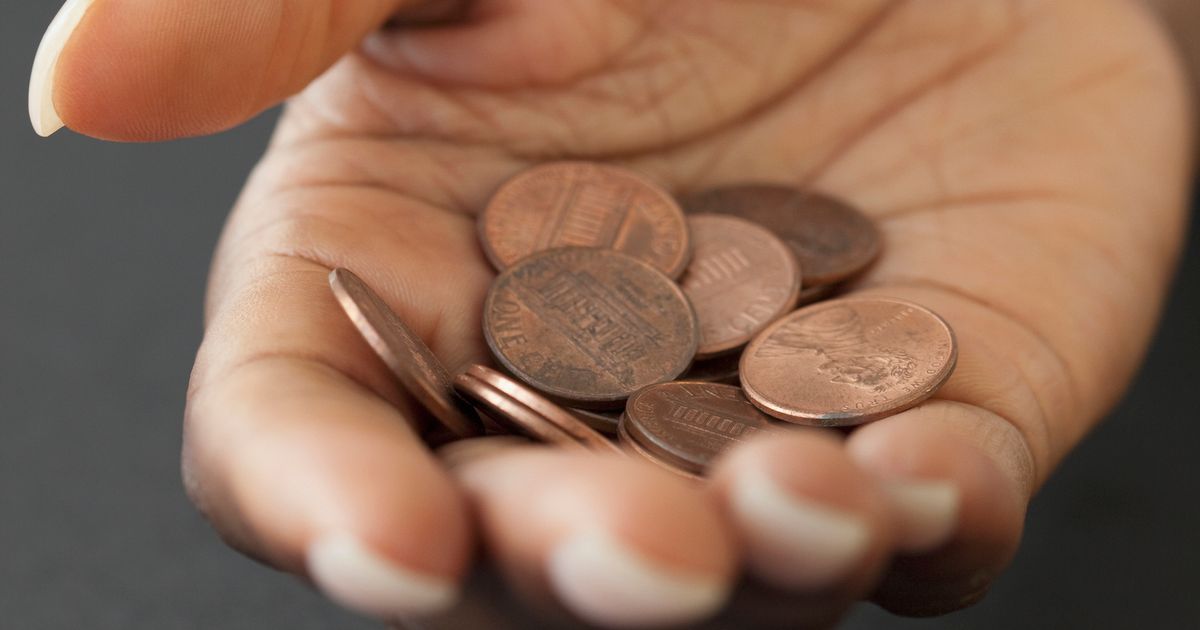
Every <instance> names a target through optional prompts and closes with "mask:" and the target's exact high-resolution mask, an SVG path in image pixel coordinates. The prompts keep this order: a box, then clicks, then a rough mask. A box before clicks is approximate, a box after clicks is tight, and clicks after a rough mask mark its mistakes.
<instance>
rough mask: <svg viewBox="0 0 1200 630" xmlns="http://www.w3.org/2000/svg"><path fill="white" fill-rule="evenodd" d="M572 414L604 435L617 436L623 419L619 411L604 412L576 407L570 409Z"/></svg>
mask: <svg viewBox="0 0 1200 630" xmlns="http://www.w3.org/2000/svg"><path fill="white" fill-rule="evenodd" d="M570 412H571V413H573V414H575V416H576V417H578V418H579V419H580V420H582V421H583V423H584V424H586V425H588V426H589V427H591V428H593V429H595V430H597V431H599V432H601V433H603V434H604V435H609V436H615V435H616V434H617V423H618V422H619V421H620V419H621V412H620V411H618V410H609V411H603V410H596V409H579V408H578V407H575V408H572V409H570Z"/></svg>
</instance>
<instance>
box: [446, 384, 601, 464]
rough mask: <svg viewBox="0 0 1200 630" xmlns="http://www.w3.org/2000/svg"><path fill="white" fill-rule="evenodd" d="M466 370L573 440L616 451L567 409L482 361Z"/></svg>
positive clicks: (591, 447) (593, 448) (598, 448)
mask: <svg viewBox="0 0 1200 630" xmlns="http://www.w3.org/2000/svg"><path fill="white" fill-rule="evenodd" d="M466 374H467V375H468V376H472V377H474V378H476V379H479V380H480V381H482V382H484V383H486V384H488V385H491V386H492V387H494V388H496V389H498V390H500V391H501V392H503V393H505V394H507V395H508V396H511V397H512V398H513V399H515V400H516V401H517V402H519V403H521V404H522V405H525V406H526V407H528V408H530V409H531V410H533V411H534V412H535V413H537V414H538V415H540V416H541V417H542V418H544V419H546V420H548V421H549V422H550V423H551V424H553V425H554V426H555V427H557V428H558V429H559V430H561V431H562V432H563V433H566V434H567V435H569V436H571V437H572V438H574V439H575V441H577V442H579V443H580V444H583V445H584V446H586V447H588V448H589V449H592V450H594V451H607V452H616V453H619V452H620V449H618V448H617V447H616V446H614V445H613V443H612V442H610V441H609V440H608V438H606V437H604V436H603V435H601V434H600V433H597V432H596V431H595V430H593V429H592V428H591V427H589V426H588V425H587V424H586V423H585V422H583V421H582V420H580V419H579V417H577V416H575V415H574V414H572V413H571V412H569V411H567V410H566V409H563V408H562V407H559V406H558V405H556V404H554V403H552V402H550V401H549V400H546V398H545V397H543V396H542V395H540V394H538V393H537V392H535V391H533V390H532V389H530V388H528V387H526V386H524V385H522V384H521V383H518V382H517V381H515V380H513V379H511V378H509V377H507V376H505V375H504V374H501V373H500V372H497V371H496V370H493V369H491V368H488V367H484V366H482V365H472V366H470V367H468V368H467V370H466Z"/></svg>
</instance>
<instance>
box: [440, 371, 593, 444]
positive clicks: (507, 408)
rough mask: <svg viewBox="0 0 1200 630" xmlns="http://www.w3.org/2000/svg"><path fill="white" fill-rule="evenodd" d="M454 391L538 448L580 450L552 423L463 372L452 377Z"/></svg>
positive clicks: (568, 436) (517, 401) (572, 438)
mask: <svg viewBox="0 0 1200 630" xmlns="http://www.w3.org/2000/svg"><path fill="white" fill-rule="evenodd" d="M454 387H455V389H457V390H458V391H459V392H461V393H462V395H463V396H465V397H466V398H468V399H470V400H471V401H472V402H474V403H477V404H479V406H481V407H483V409H484V411H485V412H486V413H489V414H490V415H492V418H493V419H494V420H495V421H496V422H497V423H498V424H500V425H502V426H503V427H504V428H507V429H510V430H513V431H515V432H516V433H518V434H520V435H523V436H525V437H528V438H530V439H532V440H535V441H537V442H540V443H542V444H552V445H555V446H566V447H579V448H584V445H583V444H581V443H580V442H579V441H578V440H576V439H575V438H574V437H572V436H571V435H569V434H567V433H566V432H565V431H563V430H562V429H560V428H559V427H558V426H557V425H555V424H554V423H553V422H550V421H549V420H547V419H545V418H543V417H541V415H540V414H538V413H537V412H535V411H533V410H532V409H530V408H529V407H526V406H525V405H523V404H521V402H520V401H519V400H516V399H514V398H513V397H512V396H509V395H508V394H505V393H504V392H503V391H501V390H499V389H496V388H495V387H492V386H491V385H489V384H488V383H486V382H484V381H482V380H480V379H478V378H476V377H474V376H471V375H470V374H467V373H465V372H464V373H462V374H459V375H457V376H455V377H454Z"/></svg>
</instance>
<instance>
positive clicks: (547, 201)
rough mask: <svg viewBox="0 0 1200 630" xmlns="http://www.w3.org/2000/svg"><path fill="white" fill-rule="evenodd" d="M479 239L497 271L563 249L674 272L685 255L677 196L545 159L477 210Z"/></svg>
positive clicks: (628, 178)
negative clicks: (617, 254) (604, 252)
mask: <svg viewBox="0 0 1200 630" xmlns="http://www.w3.org/2000/svg"><path fill="white" fill-rule="evenodd" d="M479 237H480V241H481V242H482V243H483V250H484V253H485V254H486V255H487V257H488V259H489V260H490V261H491V262H492V264H493V265H494V266H495V267H496V268H497V269H499V270H503V269H505V268H507V267H508V266H510V265H512V264H513V263H515V262H517V261H518V260H520V259H522V258H524V257H525V256H528V255H530V254H532V253H534V252H539V251H542V250H545V249H552V248H555V247H567V246H581V247H600V248H607V249H615V250H618V251H621V252H624V253H626V254H629V255H630V256H633V257H634V258H637V259H638V260H641V261H644V262H646V263H649V264H650V265H652V266H654V267H655V268H657V269H658V270H659V271H662V272H663V273H665V274H667V275H668V276H670V277H672V278H677V277H679V274H680V273H682V272H683V270H684V268H685V267H686V266H687V262H688V257H689V256H690V248H689V240H688V229H687V223H686V222H685V221H684V218H683V211H682V210H681V209H680V207H679V205H678V204H677V203H676V202H675V199H674V198H673V197H671V195H669V194H667V192H666V191H664V190H663V189H661V188H659V187H658V186H657V185H655V184H654V183H653V182H651V181H650V180H648V179H646V178H645V177H643V176H641V175H639V174H638V173H635V172H633V171H630V170H628V169H624V168H620V167H617V166H609V165H606V164H596V163H591V162H551V163H548V164H542V165H539V166H535V167H533V168H530V169H527V170H525V171H523V172H521V173H518V174H517V175H516V176H515V177H513V178H512V179H510V180H508V181H507V182H505V183H504V184H503V185H501V186H500V189H499V190H497V191H496V193H495V194H494V195H493V196H492V199H491V201H489V202H488V205H487V207H486V208H485V209H484V211H483V212H482V213H480V215H479Z"/></svg>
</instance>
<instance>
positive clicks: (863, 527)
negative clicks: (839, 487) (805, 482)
mask: <svg viewBox="0 0 1200 630" xmlns="http://www.w3.org/2000/svg"><path fill="white" fill-rule="evenodd" d="M732 507H733V511H734V513H735V516H736V518H737V521H738V523H739V525H740V526H741V527H742V529H743V531H744V532H745V534H746V536H745V538H746V546H747V549H748V551H749V554H750V562H751V564H752V566H753V567H754V569H755V570H756V571H757V572H758V573H759V575H760V577H762V578H764V579H765V580H767V581H769V582H772V583H773V584H775V585H776V586H779V587H782V588H790V589H798V590H816V589H821V588H826V587H829V586H832V585H833V584H834V583H836V582H837V581H838V580H840V579H842V578H844V577H846V576H847V574H848V573H849V572H850V571H851V570H852V569H853V567H854V566H855V564H856V563H858V562H859V561H860V560H861V559H862V557H863V554H864V553H866V551H867V548H868V545H869V543H870V538H871V535H870V529H869V528H868V527H867V524H866V522H864V521H863V520H862V519H860V518H858V517H857V516H855V515H853V514H851V513H849V512H846V511H843V510H838V509H834V508H831V507H828V506H825V505H821V504H819V503H816V502H814V501H811V500H808V499H805V498H802V497H798V496H796V495H795V494H793V493H791V492H788V491H787V490H785V489H784V488H782V487H781V486H780V485H779V483H778V482H776V481H775V480H774V479H772V478H771V476H770V475H769V474H768V473H767V472H766V471H754V472H747V473H746V474H743V475H742V476H740V477H739V478H738V480H737V481H736V482H735V485H734V488H733V496H732Z"/></svg>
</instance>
